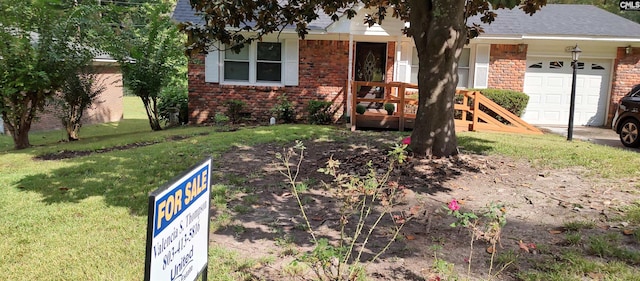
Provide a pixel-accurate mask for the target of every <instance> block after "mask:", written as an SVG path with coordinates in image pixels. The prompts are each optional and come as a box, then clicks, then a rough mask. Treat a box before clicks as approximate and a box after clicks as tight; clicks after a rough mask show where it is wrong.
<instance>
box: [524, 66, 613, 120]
mask: <svg viewBox="0 0 640 281" xmlns="http://www.w3.org/2000/svg"><path fill="white" fill-rule="evenodd" d="M610 72H611V61H610V60H595V59H594V60H584V61H583V60H581V61H579V62H578V70H577V73H578V75H577V76H576V104H575V111H574V120H573V121H574V124H575V125H588V126H603V125H604V124H605V121H606V120H605V118H606V116H607V112H606V110H607V103H608V101H609V99H608V94H607V93H608V90H609V75H610V74H609V73H610ZM571 79H572V67H571V60H570V59H557V58H537V57H536V58H528V59H527V69H526V72H525V79H524V92H525V93H526V94H527V95H529V104H528V105H527V108H526V110H525V113H524V115H523V119H524V120H525V121H527V122H529V123H531V124H540V125H542V124H546V125H566V124H568V122H569V108H570V101H571Z"/></svg>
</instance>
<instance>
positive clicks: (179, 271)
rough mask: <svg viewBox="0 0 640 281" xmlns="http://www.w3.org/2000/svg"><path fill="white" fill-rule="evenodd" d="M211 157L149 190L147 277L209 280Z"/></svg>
mask: <svg viewBox="0 0 640 281" xmlns="http://www.w3.org/2000/svg"><path fill="white" fill-rule="evenodd" d="M210 187H211V157H209V158H207V159H205V160H204V161H202V162H201V163H200V164H197V165H195V166H193V167H192V168H190V169H189V170H187V171H185V172H183V173H182V174H181V175H179V176H177V177H175V178H174V179H172V180H171V181H169V182H168V183H167V184H165V185H164V186H162V187H160V188H159V189H157V190H155V191H153V192H151V194H149V220H148V222H147V248H146V258H145V270H144V280H145V281H164V280H166V281H194V280H196V279H197V278H198V276H200V275H202V280H207V265H208V259H209V207H210V204H211V195H210V190H211V188H210Z"/></svg>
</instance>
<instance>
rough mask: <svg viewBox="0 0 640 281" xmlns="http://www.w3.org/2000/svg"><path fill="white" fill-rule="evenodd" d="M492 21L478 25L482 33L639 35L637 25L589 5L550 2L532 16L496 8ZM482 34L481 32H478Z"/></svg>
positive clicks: (474, 19) (477, 19)
mask: <svg viewBox="0 0 640 281" xmlns="http://www.w3.org/2000/svg"><path fill="white" fill-rule="evenodd" d="M495 12H496V14H498V17H497V18H496V21H494V22H493V23H491V24H490V25H487V24H482V23H481V22H480V18H479V17H474V18H471V19H469V22H475V23H478V24H480V25H481V26H482V27H483V28H484V30H485V33H484V35H547V36H553V35H555V36H602V37H624V38H638V37H640V24H638V23H636V22H633V21H630V20H628V19H625V18H623V17H621V16H618V15H616V14H613V13H610V12H607V11H605V10H602V9H600V8H598V7H595V6H591V5H566V4H550V5H546V6H544V7H542V9H541V10H540V11H537V12H536V13H535V14H533V16H529V15H527V14H525V13H524V12H523V11H522V10H520V9H517V8H516V9H513V10H507V9H499V10H497V11H495ZM481 36H482V35H481Z"/></svg>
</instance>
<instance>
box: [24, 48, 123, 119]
mask: <svg viewBox="0 0 640 281" xmlns="http://www.w3.org/2000/svg"><path fill="white" fill-rule="evenodd" d="M92 66H93V68H94V70H96V71H97V72H98V73H99V75H98V81H99V82H102V83H104V86H105V87H106V90H105V91H104V92H103V93H102V94H100V95H99V96H98V97H97V98H96V102H94V103H93V104H92V105H91V106H90V107H89V108H88V109H86V110H85V113H84V114H83V116H82V124H83V125H89V124H100V123H108V122H118V121H120V120H122V118H123V107H124V99H123V96H124V95H123V93H124V90H123V89H124V88H123V86H122V73H121V72H120V67H119V66H118V63H117V61H116V60H114V59H112V58H111V57H110V56H109V55H106V54H102V55H98V56H96V57H95V58H94V59H93V62H92ZM53 110H54V109H53V107H52V106H47V107H45V110H44V111H43V112H41V113H39V114H38V117H37V120H35V121H34V122H33V123H32V124H31V131H45V130H57V129H63V128H64V126H63V125H62V123H61V121H60V119H59V118H58V117H56V115H55V113H54V112H53Z"/></svg>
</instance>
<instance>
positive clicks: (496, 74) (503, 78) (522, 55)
mask: <svg viewBox="0 0 640 281" xmlns="http://www.w3.org/2000/svg"><path fill="white" fill-rule="evenodd" d="M520 46H521V47H520ZM520 46H519V45H504V44H493V45H491V53H490V57H489V88H496V89H508V90H514V91H519V92H522V90H523V89H524V73H525V71H526V70H527V46H526V45H520ZM519 48H522V50H519Z"/></svg>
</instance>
